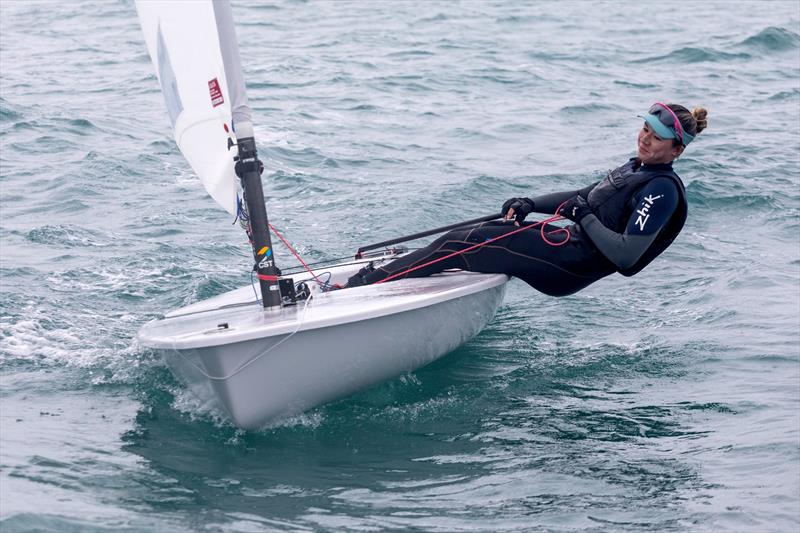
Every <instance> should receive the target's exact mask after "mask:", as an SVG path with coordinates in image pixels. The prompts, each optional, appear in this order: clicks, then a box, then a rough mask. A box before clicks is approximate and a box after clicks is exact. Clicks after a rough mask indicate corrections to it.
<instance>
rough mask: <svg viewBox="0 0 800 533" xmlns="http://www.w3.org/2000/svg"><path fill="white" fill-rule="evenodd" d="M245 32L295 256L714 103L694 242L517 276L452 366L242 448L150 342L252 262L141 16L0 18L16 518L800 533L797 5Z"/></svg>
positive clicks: (416, 5) (236, 9) (399, 6)
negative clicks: (648, 118) (599, 268)
mask: <svg viewBox="0 0 800 533" xmlns="http://www.w3.org/2000/svg"><path fill="white" fill-rule="evenodd" d="M233 13H234V17H235V19H236V21H237V32H238V35H239V40H240V43H241V44H240V47H241V54H242V61H243V64H244V68H245V79H246V80H247V85H248V93H249V98H250V103H251V106H252V107H253V111H254V119H255V123H256V137H257V140H258V147H259V153H260V154H261V156H262V159H263V160H264V162H265V164H266V171H265V173H264V191H265V196H266V197H267V205H268V209H269V213H270V221H271V222H272V223H273V224H274V225H275V226H276V227H277V228H279V229H280V230H282V233H284V234H285V235H286V236H287V238H288V239H289V240H290V241H291V242H292V243H293V245H295V246H296V247H297V249H298V251H299V252H300V253H301V254H302V255H303V256H304V257H306V258H307V259H308V260H309V261H311V260H325V259H331V258H336V257H343V256H348V255H350V254H352V253H353V252H354V251H355V249H357V248H358V247H359V246H361V245H364V244H367V243H371V242H375V241H379V240H383V239H388V238H391V237H394V236H397V235H402V234H407V233H412V232H416V231H421V230H424V229H427V228H430V227H436V226H441V225H444V224H447V223H451V222H456V221H458V220H463V219H468V218H474V217H477V216H481V215H483V214H487V213H492V212H496V211H497V209H498V207H499V206H500V205H501V203H502V202H503V200H505V199H506V198H508V197H511V196H532V195H535V194H541V193H546V192H551V191H557V190H567V189H575V188H578V187H581V186H584V185H587V184H589V183H591V182H593V181H595V180H596V179H598V177H600V176H601V175H602V174H603V173H604V172H605V170H607V169H609V168H613V167H615V166H618V165H620V164H622V163H623V162H625V161H626V160H627V159H628V158H629V157H632V156H633V155H634V153H635V142H636V133H637V131H638V128H639V127H640V119H638V118H636V115H637V114H640V113H642V112H643V111H645V110H646V109H647V108H648V106H649V105H650V104H651V103H653V102H654V101H657V100H660V101H669V102H677V103H681V104H684V105H686V106H687V107H692V106H695V105H702V106H705V107H706V108H708V110H709V123H710V126H709V128H708V130H707V131H705V132H703V133H702V134H701V135H700V136H699V137H698V139H697V140H696V141H695V143H693V144H692V145H691V146H690V147H689V149H688V150H687V151H686V153H685V155H684V156H683V157H681V158H680V159H679V160H678V161H677V162H676V164H675V168H676V170H677V172H678V173H679V174H680V175H681V177H682V178H683V180H684V182H685V183H686V185H687V192H688V198H689V204H690V207H689V209H690V211H689V219H688V222H687V225H686V227H685V229H684V231H683V233H682V234H681V235H680V237H679V238H678V240H677V241H676V242H675V244H674V245H673V246H672V247H671V248H670V249H669V250H668V251H667V252H666V253H665V254H664V255H663V256H661V257H660V258H659V259H658V260H657V261H656V262H654V263H653V264H652V265H650V266H649V267H648V268H647V269H646V270H645V271H643V272H642V273H640V274H639V275H637V276H635V277H633V278H623V277H622V276H619V275H615V276H612V277H609V278H606V279H604V280H602V281H600V282H598V283H596V284H594V285H592V286H590V287H589V288H587V289H586V290H584V291H582V292H580V293H578V294H576V295H574V296H570V297H567V298H561V299H555V298H550V297H546V296H544V295H542V294H539V293H537V292H535V291H534V290H532V289H531V288H529V287H528V286H526V285H525V284H524V283H521V282H519V281H512V282H511V283H510V285H509V288H508V292H507V294H506V298H505V302H504V304H503V306H502V307H501V308H500V310H499V312H498V314H497V315H496V317H495V318H494V320H493V321H492V322H491V323H490V324H489V326H488V327H487V328H486V329H485V330H484V331H483V332H482V333H481V334H480V335H479V336H478V337H476V338H475V339H473V340H472V341H470V342H469V343H467V344H466V345H464V346H463V347H461V348H459V349H458V350H456V351H455V352H453V353H452V354H449V355H448V356H446V357H444V358H442V359H440V360H439V361H437V362H435V363H434V364H432V365H430V366H428V367H425V368H423V369H421V370H419V371H417V372H414V373H412V374H408V375H404V376H402V377H401V378H398V379H396V380H393V381H390V382H387V383H384V384H381V385H379V386H377V387H374V388H372V389H370V390H367V391H364V392H362V393H359V394H356V395H354V396H352V397H349V398H346V399H343V400H340V401H338V402H335V403H332V404H329V405H325V406H322V407H319V408H317V409H314V410H312V411H309V412H307V413H305V414H303V415H300V416H297V417H295V418H292V419H290V420H286V421H283V422H281V423H279V424H277V425H274V426H271V427H267V428H264V429H262V430H260V431H247V432H245V431H241V430H237V429H236V428H235V427H233V426H231V425H230V424H229V423H228V422H226V421H225V420H224V419H223V418H220V417H219V416H218V415H217V413H215V412H214V411H213V410H211V409H210V408H209V407H207V406H205V405H203V404H202V403H200V402H199V401H198V400H197V399H195V398H194V397H193V396H191V395H190V394H189V393H188V392H187V391H186V389H184V388H183V387H182V386H181V384H180V383H178V382H177V381H176V380H175V378H174V377H173V376H172V375H171V374H170V372H169V371H168V369H167V368H166V367H165V366H164V364H163V362H162V361H161V360H160V359H159V357H158V355H157V354H156V353H154V352H151V351H149V350H147V349H144V348H142V347H139V346H137V344H136V342H135V336H136V332H137V331H138V329H139V328H140V327H141V326H142V325H143V324H144V323H145V322H147V321H149V320H151V319H153V318H156V317H158V316H160V314H161V313H163V312H165V311H167V310H169V309H173V308H176V307H180V306H182V305H186V304H189V303H192V302H196V301H199V300H202V299H204V298H208V297H210V296H213V295H216V294H220V293H222V292H225V291H227V290H231V289H234V288H237V287H240V286H242V285H246V284H248V283H249V282H250V274H249V269H250V266H251V259H250V257H249V254H250V250H249V246H248V244H247V242H246V237H245V236H244V234H243V233H242V231H241V229H239V228H238V226H235V225H232V220H230V217H229V216H228V215H227V213H225V212H224V211H223V210H222V209H220V208H219V207H217V206H216V205H215V204H214V203H213V201H212V200H211V199H210V198H209V197H208V196H206V194H205V193H204V191H203V190H202V187H201V186H200V185H199V183H198V182H197V179H196V177H195V176H194V175H193V173H192V171H191V169H190V168H189V167H188V165H187V164H186V162H185V161H184V159H183V158H182V156H181V155H180V153H179V152H178V150H177V148H176V146H175V143H174V141H173V140H172V136H171V132H170V129H169V121H168V118H167V115H166V111H165V107H164V101H163V97H162V95H161V93H160V91H159V87H158V82H157V80H156V78H155V75H154V73H153V69H152V66H151V63H150V60H149V57H148V55H147V50H146V48H145V45H144V42H143V38H142V35H141V31H140V29H139V26H138V20H137V17H136V10H135V6H134V5H133V3H132V2H130V1H115V0H109V1H102V2H100V1H86V2H80V3H77V2H75V3H73V2H58V3H57V2H47V1H44V2H29V1H21V0H19V1H13V0H12V1H9V0H2V1H0V268H1V269H2V270H1V272H0V273H1V275H2V277H1V278H0V530H2V531H3V532H4V533H5V532H17V531H54V532H64V531H225V532H228V531H230V532H234V531H237V532H238V531H243V532H245V531H247V532H249V531H442V532H450V531H555V532H575V531H580V532H584V531H598V532H599V531H637V532H638V531H734V532H739V531H758V532H762V531H781V532H783V531H786V532H792V531H797V530H798V529H799V528H800V237H799V236H798V235H800V4H798V3H797V2H796V1H787V2H782V1H763V2H762V1H758V2H733V1H731V2H727V1H719V2H697V3H695V2H692V3H681V4H677V5H672V6H670V7H665V6H664V5H662V4H658V3H655V2H633V1H622V2H588V1H585V2H584V1H572V2H555V1H548V2H530V3H516V2H488V1H486V2H478V1H474V2H473V1H464V2H425V1H408V2H338V1H337V2H333V1H322V0H319V1H309V2H305V1H291V0H287V1H284V2H277V3H246V2H238V1H237V2H234V6H233ZM276 253H277V260H278V262H279V265H281V266H290V265H293V264H294V260H293V258H292V257H291V255H290V254H289V253H288V252H287V251H286V250H283V249H280V248H278V249H277V250H276Z"/></svg>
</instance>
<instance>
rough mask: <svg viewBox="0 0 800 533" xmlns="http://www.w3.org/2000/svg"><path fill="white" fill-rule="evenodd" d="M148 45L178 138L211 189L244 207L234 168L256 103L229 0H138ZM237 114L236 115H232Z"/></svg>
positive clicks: (233, 208) (230, 206)
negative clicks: (241, 58) (249, 89)
mask: <svg viewBox="0 0 800 533" xmlns="http://www.w3.org/2000/svg"><path fill="white" fill-rule="evenodd" d="M136 9H137V11H138V13H139V21H140V22H141V25H142V30H143V32H144V36H145V41H146V42H147V49H148V51H149V52H150V58H151V59H152V61H153V64H154V65H155V69H156V74H157V75H158V81H159V82H160V84H161V90H162V92H163V93H164V99H165V100H166V104H167V112H168V114H169V118H170V121H171V122H172V127H173V130H174V133H175V141H176V142H177V143H178V147H179V148H180V150H181V152H182V153H183V155H184V157H185V158H186V160H187V161H188V162H189V164H190V165H191V167H192V169H193V170H194V171H195V173H197V176H198V177H199V178H200V180H201V181H202V183H203V186H204V187H205V188H206V190H207V191H208V193H209V194H210V195H211V197H212V198H214V200H216V202H217V203H219V204H220V205H221V206H222V207H224V208H225V209H226V210H227V211H228V212H229V213H231V214H233V215H235V214H236V212H237V192H238V190H239V183H238V179H237V178H236V175H235V173H234V170H233V156H234V155H236V148H230V149H229V148H228V140H229V139H231V140H233V141H234V142H235V141H236V137H235V134H234V128H235V130H236V132H237V133H238V135H239V136H240V137H249V136H252V131H253V128H252V124H251V119H250V108H249V107H248V105H247V96H246V93H245V88H244V80H243V77H242V73H241V64H240V61H239V49H238V45H237V43H236V35H235V32H234V29H233V18H232V16H231V12H230V4H229V2H228V0H213V1H212V0H159V1H146V0H137V2H136ZM232 119H233V122H232Z"/></svg>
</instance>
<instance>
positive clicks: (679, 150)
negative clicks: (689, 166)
mask: <svg viewBox="0 0 800 533" xmlns="http://www.w3.org/2000/svg"><path fill="white" fill-rule="evenodd" d="M685 148H686V147H685V146H683V145H682V144H679V145H678V146H674V147H673V148H672V158H673V159H678V158H679V157H680V155H681V154H682V153H683V150H684V149H685Z"/></svg>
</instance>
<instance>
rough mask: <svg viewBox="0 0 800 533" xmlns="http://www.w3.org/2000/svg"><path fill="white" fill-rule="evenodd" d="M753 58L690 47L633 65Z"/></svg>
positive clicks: (745, 55) (744, 54) (638, 61)
mask: <svg viewBox="0 0 800 533" xmlns="http://www.w3.org/2000/svg"><path fill="white" fill-rule="evenodd" d="M751 58H752V56H751V55H750V54H747V53H744V52H739V53H730V52H722V51H721V50H715V49H713V48H696V47H693V46H688V47H684V48H679V49H677V50H673V51H672V52H670V53H668V54H666V55H661V56H652V57H645V58H642V59H637V60H635V61H632V63H653V62H658V63H661V62H663V63H672V62H675V63H705V62H709V63H719V62H723V61H736V60H742V59H751Z"/></svg>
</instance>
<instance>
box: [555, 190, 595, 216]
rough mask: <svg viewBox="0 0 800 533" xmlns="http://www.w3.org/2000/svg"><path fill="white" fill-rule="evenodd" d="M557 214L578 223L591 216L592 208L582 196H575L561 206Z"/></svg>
mask: <svg viewBox="0 0 800 533" xmlns="http://www.w3.org/2000/svg"><path fill="white" fill-rule="evenodd" d="M558 214H559V215H561V216H562V217H564V218H568V219H570V220H572V221H573V222H580V221H581V219H582V218H583V217H585V216H586V215H593V214H594V213H593V212H592V208H591V207H589V203H588V202H587V201H586V200H584V198H583V196H581V195H579V194H576V195H575V196H573V197H572V198H570V199H569V200H567V201H566V202H564V204H563V205H562V206H561V208H560V209H559V210H558Z"/></svg>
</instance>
